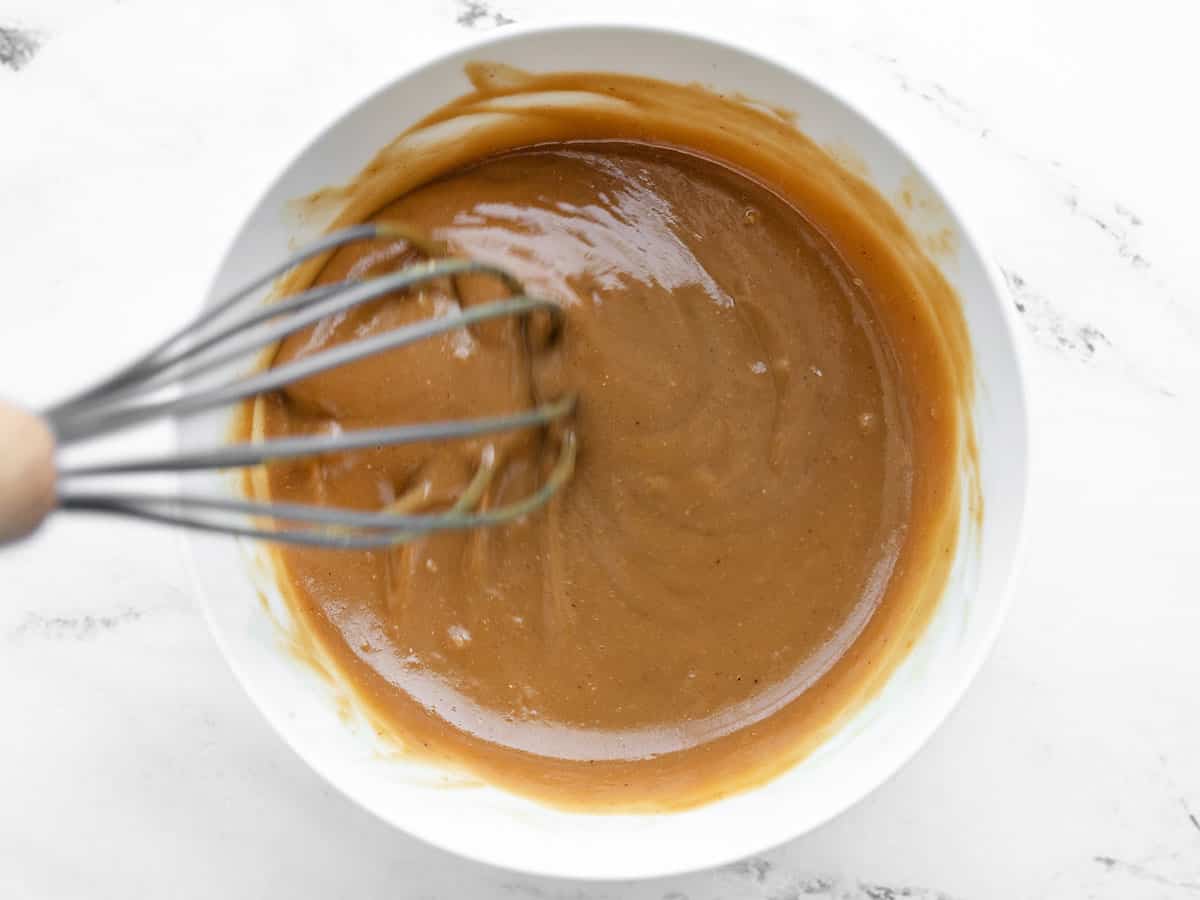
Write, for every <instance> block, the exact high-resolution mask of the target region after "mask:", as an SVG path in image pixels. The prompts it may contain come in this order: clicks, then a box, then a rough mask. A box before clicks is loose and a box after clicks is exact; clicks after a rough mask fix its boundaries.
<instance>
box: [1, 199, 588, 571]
mask: <svg viewBox="0 0 1200 900" xmlns="http://www.w3.org/2000/svg"><path fill="white" fill-rule="evenodd" d="M374 238H387V239H394V240H402V241H405V242H407V243H408V244H409V245H410V246H412V247H413V248H414V249H416V250H419V251H421V252H422V253H424V254H425V255H426V256H427V257H428V258H427V259H426V260H425V261H423V262H418V263H415V264H412V265H409V266H407V267H405V268H403V269H400V270H398V271H395V272H390V273H388V274H385V275H379V276H376V277H371V278H368V279H364V280H357V281H353V280H352V281H341V282H337V283H333V284H324V285H319V286H317V287H313V288H310V289H308V290H306V291H303V292H302V293H298V294H295V295H292V296H289V297H286V298H285V299H283V300H281V301H279V302H276V303H271V304H265V305H251V304H248V303H247V302H246V301H247V300H248V298H250V297H251V295H253V294H254V293H255V292H256V291H258V290H259V289H261V288H263V287H264V286H266V285H267V284H269V283H270V282H272V281H273V280H274V279H276V278H278V277H279V276H281V275H283V274H284V273H286V272H288V271H290V270H291V269H293V268H294V267H296V266H297V265H299V264H300V263H302V262H304V261H306V260H308V259H311V258H313V257H316V256H318V255H320V254H324V253H328V252H329V251H332V250H334V249H336V248H338V247H340V246H343V245H345V244H350V243H354V242H356V241H365V240H371V239H374ZM440 253H441V248H440V247H438V246H437V245H435V244H433V243H431V242H430V241H428V240H426V239H425V238H424V237H423V236H421V235H418V234H416V233H415V232H412V231H410V230H408V229H406V228H404V227H402V226H397V225H393V224H387V223H379V224H368V225H360V226H356V227H354V228H348V229H345V230H342V231H338V232H335V233H333V234H330V235H328V236H326V237H325V238H323V239H322V240H319V241H317V242H316V243H313V244H311V245H309V246H308V247H306V248H305V249H303V250H302V251H300V252H299V253H297V254H295V255H294V256H292V257H290V258H289V259H287V260H286V261H284V262H283V263H281V264H280V265H278V266H276V267H274V268H273V269H271V270H270V271H268V272H266V273H264V274H263V275H261V276H260V277H258V278H256V279H255V280H254V281H252V282H251V283H250V284H248V285H246V286H245V287H243V288H242V289H241V290H238V291H237V292H235V293H234V294H232V295H231V296H229V297H227V298H226V299H224V300H222V301H221V302H219V303H217V304H216V305H214V306H211V307H209V308H208V309H206V310H204V311H203V312H202V313H201V314H200V315H199V316H197V317H196V318H195V319H193V320H192V321H191V322H189V323H188V324H186V325H184V326H183V327H182V328H180V329H179V330H178V331H176V332H175V333H173V334H171V335H170V336H169V337H167V338H166V339H165V340H163V341H162V342H161V343H159V344H158V345H157V346H155V347H154V348H153V349H151V350H150V351H149V352H148V353H146V354H144V355H143V356H141V357H139V358H138V359H136V360H134V361H133V362H132V363H130V364H128V365H126V366H125V367H123V368H122V369H120V370H119V371H118V372H116V373H115V374H113V375H111V376H110V377H108V378H106V379H104V380H103V381H101V382H100V383H98V384H96V385H94V386H93V387H91V388H88V389H87V390H85V391H83V392H81V393H79V394H76V395H74V396H73V397H70V398H69V399H67V400H64V401H62V402H60V403H58V404H56V405H54V406H52V407H50V408H49V409H47V410H45V411H44V412H43V413H42V414H41V415H40V416H39V415H34V414H31V413H27V412H24V411H22V410H19V409H17V408H16V407H13V406H9V405H7V404H3V403H0V543H5V542H8V541H12V540H16V539H18V538H21V537H24V536H25V535H27V534H29V533H30V532H31V531H33V530H34V529H35V528H36V527H37V526H38V525H39V524H40V523H41V522H42V520H43V519H45V518H46V517H47V516H48V515H49V514H50V513H51V512H53V511H55V510H64V511H82V512H92V513H109V514H114V515H120V516H128V517H133V518H137V519H144V520H149V521H152V522H160V523H165V524H169V525H179V526H183V527H186V528H193V529H200V530H203V531H213V532H222V533H226V534H233V535H240V536H245V537H251V538H261V539H265V540H270V541H279V542H285V543H293V544H311V545H318V546H325V547H347V548H367V547H381V546H389V545H393V544H397V543H403V542H405V541H408V540H412V539H414V538H416V537H419V536H421V535H425V534H428V533H430V532H434V531H445V530H452V529H461V528H475V527H479V526H486V525H496V524H501V523H504V522H509V521H512V520H514V519H517V518H519V517H521V516H524V515H526V514H528V513H530V512H532V511H533V510H536V509H537V508H538V507H540V506H542V505H543V504H545V503H546V502H547V501H548V500H549V499H550V497H551V496H552V495H553V494H554V493H555V492H556V491H557V490H558V489H559V488H561V487H562V486H563V484H565V483H566V482H567V480H568V479H569V478H570V477H571V473H572V471H573V470H574V465H575V451H576V443H575V437H574V433H573V432H572V431H571V430H570V429H569V428H568V429H563V430H562V431H561V434H560V435H559V450H558V456H557V460H556V462H555V464H554V466H553V468H552V469H551V471H550V472H549V473H548V475H547V476H546V478H545V479H544V481H543V482H542V484H541V486H540V487H539V488H538V489H537V490H535V491H534V492H533V493H531V494H529V495H528V496H526V497H523V498H521V499H520V500H517V501H515V502H512V503H507V504H505V505H503V506H498V507H495V508H491V509H480V508H479V505H480V501H481V499H482V497H483V496H484V494H485V492H486V490H487V486H488V482H489V480H490V478H491V475H492V467H491V463H490V462H489V460H488V459H486V458H485V459H484V460H483V461H482V462H481V465H480V468H479V470H478V471H477V473H476V476H475V478H474V479H473V480H472V481H471V483H470V484H469V485H468V487H467V488H466V490H465V491H464V492H463V494H462V495H461V496H460V497H459V498H458V499H457V501H456V502H455V503H454V505H453V506H452V507H451V508H450V509H448V510H443V511H437V512H428V513H414V512H411V511H409V510H407V509H406V508H405V507H404V505H403V504H402V503H397V504H395V505H393V506H392V507H389V508H385V509H381V510H379V511H375V512H366V511H356V510H348V509H341V508H337V507H325V506H313V505H307V504H295V503H263V502H258V501H252V500H244V499H238V498H235V497H221V496H198V495H194V494H180V493H173V494H158V493H149V492H134V491H124V490H115V491H114V490H87V489H85V487H82V486H81V485H84V484H85V483H86V482H87V481H88V480H89V479H96V478H99V477H111V476H131V475H140V474H146V473H155V472H158V473H162V472H184V471H195V470H204V469H234V468H247V467H252V466H258V465H262V464H265V463H269V462H272V461H275V460H284V459H295V458H297V457H305V456H319V455H323V454H330V453H340V452H345V451H352V450H362V449H366V448H371V447H379V446H384V445H396V444H411V443H421V442H427V441H437V440H451V439H455V438H466V437H471V436H475V435H483V434H489V433H499V432H505V431H514V430H517V429H524V428H539V427H540V428H548V427H549V426H550V424H551V423H553V422H555V421H556V420H561V419H563V418H564V417H567V416H569V415H570V414H571V412H572V410H573V408H574V405H575V398H574V397H565V398H562V399H559V400H555V401H554V402H550V403H546V404H543V405H539V406H535V407H533V408H530V409H527V410H523V411H520V412H516V413H512V414H508V415H499V416H489V417H483V418H477V419H464V420H451V421H443V422H431V423H425V424H418V425H400V426H394V427H389V428H375V429H363V430H354V431H346V432H342V433H338V434H328V435H315V436H311V437H299V438H279V439H273V440H264V441H257V442H252V443H239V444H230V445H226V446H219V447H214V448H212V449H208V450H203V451H198V452H186V453H178V454H172V455H165V456H156V457H147V458H142V459H133V460H122V461H113V462H105V463H99V464H87V465H77V466H70V465H60V464H58V463H57V462H56V458H55V457H56V455H57V450H58V449H59V448H62V447H67V446H70V445H72V444H78V443H82V442H85V441H89V440H93V439H95V438H98V437H101V436H103V435H106V434H110V433H113V432H117V431H120V430H123V429H127V428H131V427H133V426H136V425H138V424H141V423H145V422H148V421H150V420H153V419H158V418H162V417H181V416H188V415H192V414H196V413H200V412H204V411H207V410H211V409H214V408H217V407H222V406H229V405H232V404H235V403H239V402H241V401H243V400H246V399H247V398H249V397H253V396H255V395H258V394H263V393H268V392H271V391H275V390H278V389H280V388H282V387H285V386H286V385H289V384H291V383H292V382H295V381H299V380H302V379H304V378H307V377H309V376H311V375H315V374H317V373H319V372H323V371H326V370H327V369H332V368H334V367H337V366H342V365H346V364H348V363H352V362H354V361H355V360H359V359H363V358H364V357H367V356H371V355H374V354H377V353H381V352H383V351H385V350H391V349H394V348H397V347H403V346H406V345H408V344H412V343H414V342H416V341H420V340H423V339H426V338H430V337H433V336H435V335H439V334H443V333H445V332H449V331H453V330H456V329H459V328H465V327H467V326H470V325H473V324H476V323H479V322H485V321H488V320H491V319H500V318H505V317H508V316H518V317H521V318H522V320H523V321H525V320H527V319H528V318H529V317H530V316H532V315H534V314H537V313H544V314H546V315H548V316H549V317H550V324H551V327H550V331H549V335H550V338H549V339H550V340H553V339H555V338H556V336H557V334H558V333H559V331H560V330H561V324H562V323H561V317H562V313H561V310H560V309H559V307H558V306H557V305H556V304H554V303H552V302H550V301H549V300H545V299H540V298H537V297H530V296H527V295H526V294H525V293H524V289H523V288H522V286H521V283H520V281H518V280H517V279H516V278H515V277H513V276H512V275H511V274H510V273H508V272H507V271H505V270H504V269H501V268H499V267H497V266H493V265H489V264H487V263H483V262H478V261H475V260H470V259H461V258H455V257H446V256H443V255H440ZM471 273H483V274H487V275H492V276H495V277H496V278H498V279H500V281H501V282H502V283H503V284H504V285H505V287H506V289H507V290H508V291H509V292H510V296H509V297H508V298H506V299H503V300H496V301H493V302H489V303H482V304H478V305H474V306H470V307H466V308H462V307H460V308H459V310H458V312H457V313H456V314H454V315H450V316H446V317H439V318H434V319H427V320H424V321H421V322H416V323H413V324H410V325H406V326H403V327H400V328H396V329H393V330H391V331H387V332H383V333H380V334H375V335H371V336H369V337H366V338H362V339H359V340H355V341H350V342H348V343H345V344H340V345H338V346H334V347H331V348H329V349H326V350H322V351H321V352H319V353H316V354H313V355H312V356H308V357H304V358H302V359H298V360H294V361H291V362H288V363H285V364H282V365H279V366H277V367H274V368H270V369H266V370H264V371H259V372H254V373H251V374H248V375H242V376H239V377H236V378H234V379H232V380H231V381H227V382H226V383H223V384H219V385H217V386H215V387H209V386H203V387H195V386H189V385H190V384H191V385H194V384H195V382H196V380H197V379H198V378H199V376H202V375H204V374H205V373H211V372H213V371H214V370H218V369H220V368H222V367H225V366H228V365H230V364H232V363H235V362H236V361H237V360H239V359H246V358H248V357H251V356H252V355H254V354H256V353H258V352H261V351H262V350H263V349H264V348H266V347H269V346H271V345H273V344H275V343H277V342H278V341H280V340H281V339H282V338H284V337H286V336H287V335H289V334H292V333H293V332H296V331H300V330H301V329H303V328H306V327H308V326H310V325H313V324H314V323H316V322H318V321H320V320H321V319H323V318H325V317H327V316H331V315H335V314H337V313H340V312H343V311H345V310H348V309H350V308H351V307H354V306H357V305H359V304H362V303H366V302H368V301H370V300H374V299H377V298H379V297H383V296H385V295H387V294H390V293H393V292H397V291H403V290H406V289H409V288H413V287H415V286H417V285H421V284H424V283H427V282H430V281H433V280H436V279H443V278H449V279H451V280H452V283H454V282H453V279H454V278H455V277H456V276H460V275H467V274H471ZM246 306H249V307H250V308H249V309H246V308H244V307H246ZM164 392H166V393H169V394H171V395H170V396H167V397H165V398H164V397H162V396H161V395H162V394H163V393H164ZM93 483H94V482H93Z"/></svg>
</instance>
